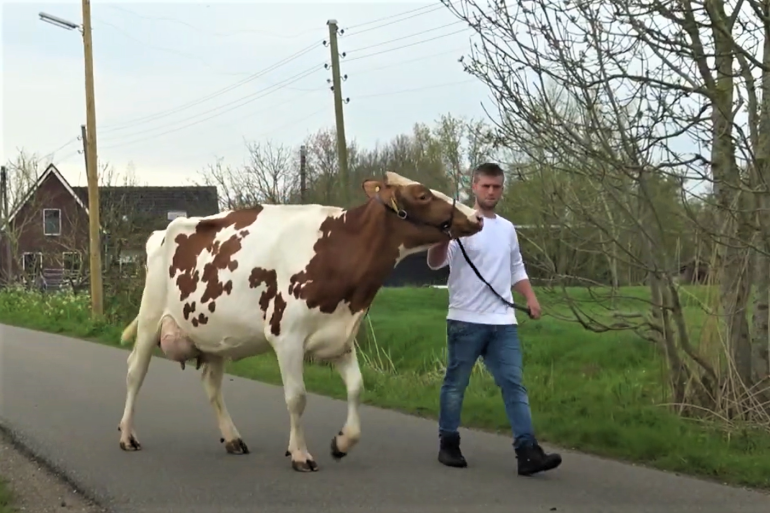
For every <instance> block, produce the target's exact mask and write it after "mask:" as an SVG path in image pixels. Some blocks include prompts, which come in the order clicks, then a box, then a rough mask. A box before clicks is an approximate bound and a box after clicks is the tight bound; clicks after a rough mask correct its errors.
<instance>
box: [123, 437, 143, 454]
mask: <svg viewBox="0 0 770 513" xmlns="http://www.w3.org/2000/svg"><path fill="white" fill-rule="evenodd" d="M120 448H121V449H123V450H124V451H141V450H142V446H141V444H140V443H139V440H137V439H136V438H135V437H134V436H133V435H131V437H130V438H129V439H128V442H126V441H125V440H121V441H120Z"/></svg>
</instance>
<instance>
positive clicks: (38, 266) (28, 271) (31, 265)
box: [21, 252, 43, 277]
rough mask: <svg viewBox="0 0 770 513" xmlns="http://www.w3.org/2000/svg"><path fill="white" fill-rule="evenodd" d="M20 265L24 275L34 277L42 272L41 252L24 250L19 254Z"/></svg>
mask: <svg viewBox="0 0 770 513" xmlns="http://www.w3.org/2000/svg"><path fill="white" fill-rule="evenodd" d="M21 267H22V270H23V271H24V275H25V276H29V277H34V276H37V275H38V274H40V273H42V272H43V253H40V252H25V253H23V254H22V256H21Z"/></svg>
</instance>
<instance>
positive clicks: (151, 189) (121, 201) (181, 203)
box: [72, 185, 219, 220]
mask: <svg viewBox="0 0 770 513" xmlns="http://www.w3.org/2000/svg"><path fill="white" fill-rule="evenodd" d="M72 190H73V191H74V193H75V194H76V195H77V196H78V197H79V198H80V199H81V201H82V202H83V203H84V204H86V205H88V187H73V188H72ZM99 204H100V206H101V208H102V209H105V208H109V207H110V206H118V205H120V208H126V210H131V211H134V212H141V213H142V215H144V216H150V217H153V218H155V217H157V218H159V219H164V220H167V214H168V212H170V211H181V212H184V214H185V215H186V216H187V217H193V216H205V215H210V214H216V213H217V212H219V198H218V195H217V188H216V186H199V185H193V186H173V187H166V186H139V187H132V186H116V187H112V186H109V187H99ZM127 213H129V212H127Z"/></svg>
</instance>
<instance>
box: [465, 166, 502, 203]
mask: <svg viewBox="0 0 770 513" xmlns="http://www.w3.org/2000/svg"><path fill="white" fill-rule="evenodd" d="M504 181H505V173H504V172H503V169H502V168H501V167H500V166H499V165H497V164H495V163H493V162H485V163H483V164H481V165H479V166H478V167H477V168H476V169H474V170H473V177H472V180H471V190H472V191H473V194H474V195H475V196H476V203H477V204H478V206H479V207H480V208H481V209H482V210H489V211H492V210H494V209H495V206H496V205H497V202H498V201H500V197H501V196H502V195H503V182H504Z"/></svg>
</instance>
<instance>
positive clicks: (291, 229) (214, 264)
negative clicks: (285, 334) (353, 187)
mask: <svg viewBox="0 0 770 513" xmlns="http://www.w3.org/2000/svg"><path fill="white" fill-rule="evenodd" d="M340 213H341V209H339V208H336V207H327V206H321V205H265V206H264V207H261V208H257V209H253V210H249V211H246V213H244V212H243V211H241V212H222V213H219V214H215V215H213V216H207V217H202V218H198V219H186V218H177V219H175V220H173V221H172V222H171V223H169V225H168V227H167V229H166V232H165V239H164V241H163V244H162V245H161V246H160V248H159V251H156V252H154V253H153V255H152V256H150V255H148V263H149V262H152V263H151V264H150V265H152V267H153V269H154V271H153V278H156V279H159V280H160V281H159V282H158V283H163V284H165V285H166V286H165V296H166V297H165V301H164V303H165V314H168V315H171V316H172V317H173V318H174V319H175V321H176V322H177V324H178V325H179V326H180V327H181V328H182V329H183V330H184V331H185V332H186V333H187V334H188V335H189V336H190V338H191V339H192V340H193V341H194V342H195V343H196V345H198V346H199V348H200V349H201V350H204V351H212V352H217V350H219V351H221V350H223V349H224V348H225V347H231V348H232V349H231V351H233V352H235V349H234V347H236V346H239V345H244V344H253V343H255V342H257V343H259V342H265V341H266V337H265V336H266V335H267V334H270V333H273V334H274V335H275V334H276V332H277V331H278V328H277V326H278V324H280V322H281V321H282V320H283V319H285V318H286V317H287V316H295V317H299V316H301V315H303V313H304V312H305V311H306V308H305V305H304V303H301V300H298V299H295V298H294V297H291V296H290V295H289V293H288V289H289V285H290V278H291V277H292V276H294V275H296V274H297V273H300V272H301V271H303V270H304V269H305V267H306V266H307V264H308V262H309V261H310V260H311V259H312V258H313V256H314V245H315V243H316V242H317V240H318V238H319V237H320V236H321V232H320V227H321V224H322V223H323V222H324V221H325V220H326V219H327V218H328V217H329V216H330V215H339V214H340ZM148 250H149V247H148ZM148 273H149V270H148ZM148 277H149V274H148ZM217 348H218V349H217Z"/></svg>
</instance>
